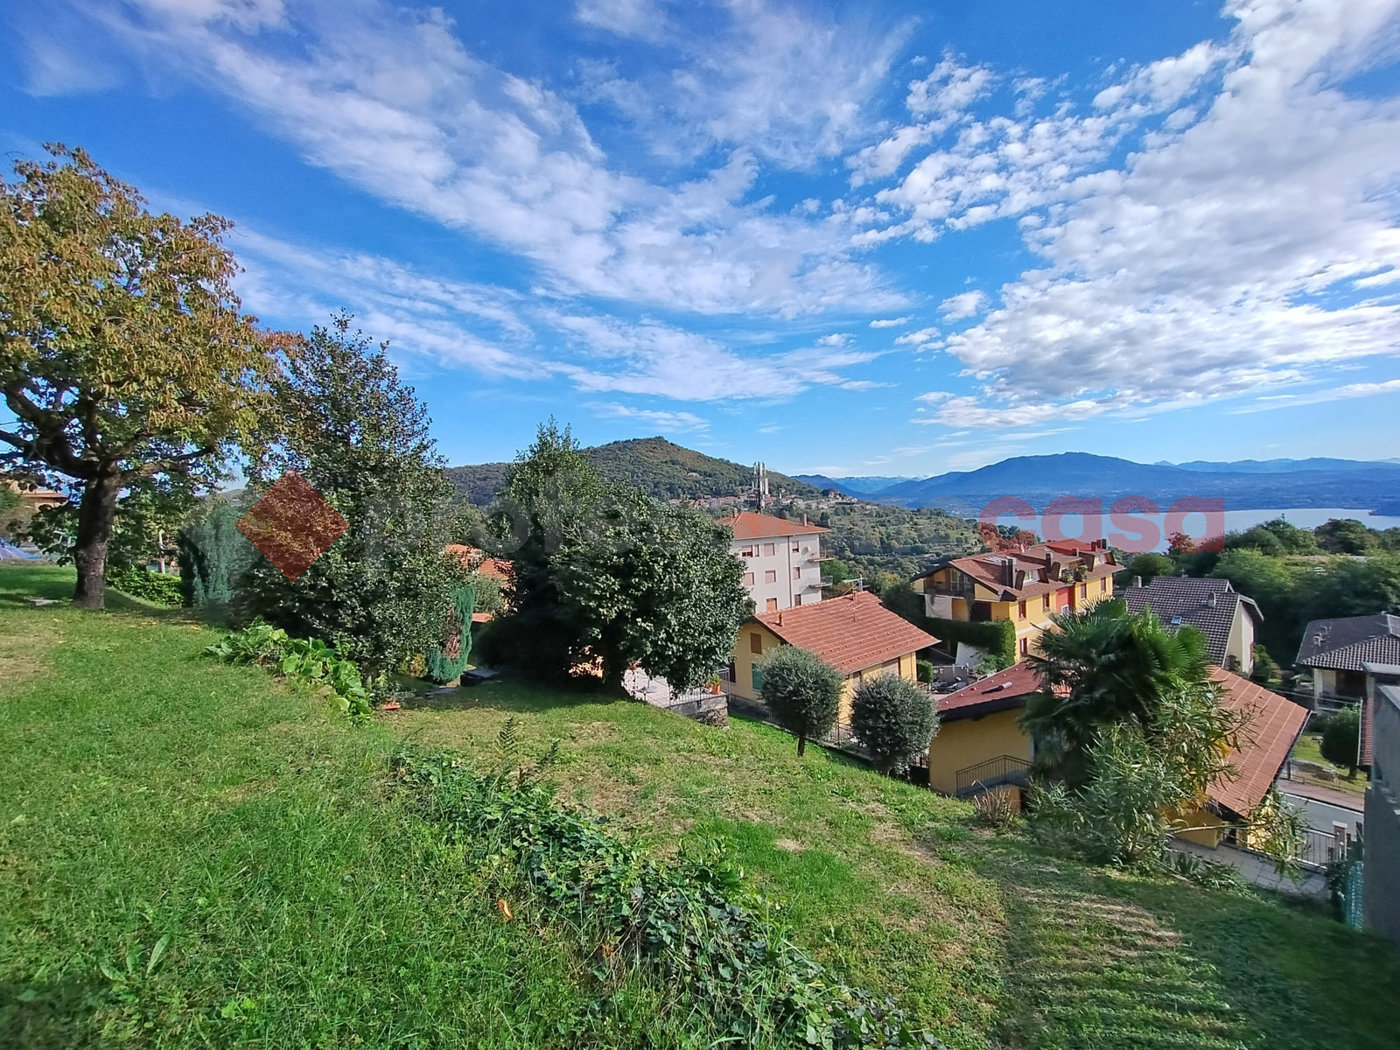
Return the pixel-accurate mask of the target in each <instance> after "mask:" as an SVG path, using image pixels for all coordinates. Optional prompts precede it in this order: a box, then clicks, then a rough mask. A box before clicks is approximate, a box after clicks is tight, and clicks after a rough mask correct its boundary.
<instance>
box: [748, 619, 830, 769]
mask: <svg viewBox="0 0 1400 1050" xmlns="http://www.w3.org/2000/svg"><path fill="white" fill-rule="evenodd" d="M762 669H763V685H762V688H761V689H760V690H759V692H760V693H761V694H762V695H763V702H764V703H765V704H767V705H768V710H770V711H772V712H773V717H774V718H776V719H777V720H778V724H779V725H781V726H782V727H783V728H784V729H786V730H787V731H788V732H789V733H792V734H793V735H794V736H795V737H797V753H798V754H799V755H801V754H804V753H805V752H806V750H807V741H808V740H820V739H821V738H822V737H824V736H826V734H827V733H829V732H831V727H832V726H834V725H835V724H836V716H837V715H838V714H839V713H840V709H841V674H840V672H838V671H837V670H836V668H834V667H832V666H831V665H830V664H829V663H827V662H826V661H825V660H823V659H822V658H821V657H820V656H818V655H817V654H816V653H814V652H811V651H809V650H807V649H800V648H798V647H797V646H795V645H782V646H779V647H778V648H777V649H773V650H771V651H770V652H769V653H768V656H767V658H766V659H765V660H764V661H763V664H762Z"/></svg>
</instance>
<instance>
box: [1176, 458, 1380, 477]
mask: <svg viewBox="0 0 1400 1050" xmlns="http://www.w3.org/2000/svg"><path fill="white" fill-rule="evenodd" d="M1166 465H1167V466H1171V464H1166ZM1395 465H1396V463H1395V461H1394V460H1375V461H1371V460H1361V459H1327V458H1323V457H1316V458H1313V459H1241V460H1238V461H1236V462H1233V463H1216V462H1212V461H1210V460H1204V459H1193V460H1192V461H1191V462H1189V463H1178V464H1176V466H1178V467H1180V468H1181V469H1182V470H1195V471H1199V472H1201V473H1206V474H1291V473H1293V472H1294V471H1299V470H1345V471H1351V470H1370V469H1371V468H1373V467H1386V466H1395Z"/></svg>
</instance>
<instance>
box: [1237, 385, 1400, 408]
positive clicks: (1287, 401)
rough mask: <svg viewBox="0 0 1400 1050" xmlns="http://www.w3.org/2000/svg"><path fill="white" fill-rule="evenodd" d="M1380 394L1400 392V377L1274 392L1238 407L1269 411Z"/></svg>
mask: <svg viewBox="0 0 1400 1050" xmlns="http://www.w3.org/2000/svg"><path fill="white" fill-rule="evenodd" d="M1379 394H1400V379H1387V380H1385V381H1383V382H1380V383H1348V384H1346V385H1345V386H1338V387H1331V388H1329V389H1326V390H1314V391H1312V392H1310V393H1302V394H1273V395H1270V396H1267V397H1261V398H1260V399H1259V400H1258V402H1256V403H1255V404H1253V405H1246V406H1244V407H1243V408H1240V409H1238V410H1237V411H1239V412H1242V413H1243V412H1267V411H1269V410H1270V409H1275V408H1296V407H1297V406H1299V405H1320V404H1325V403H1327V402H1328V401H1350V400H1351V399H1352V398H1358V397H1375V396H1377V395H1379Z"/></svg>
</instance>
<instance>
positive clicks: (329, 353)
mask: <svg viewBox="0 0 1400 1050" xmlns="http://www.w3.org/2000/svg"><path fill="white" fill-rule="evenodd" d="M274 392H275V395H276V399H277V408H278V419H277V427H276V430H275V432H273V433H267V434H265V435H263V441H262V443H261V448H260V450H259V452H258V454H257V455H256V456H255V458H254V459H253V461H252V462H251V464H250V467H249V478H250V485H251V487H252V488H253V489H254V490H256V491H261V489H262V488H264V487H265V486H266V485H268V484H269V483H270V482H272V481H274V480H275V479H276V478H278V477H280V476H281V475H282V474H284V473H285V472H286V471H288V470H295V471H297V472H298V473H299V474H301V476H302V477H303V478H305V479H306V480H307V481H308V482H309V483H310V484H311V485H312V486H313V487H314V488H315V489H316V490H317V492H319V493H320V494H321V496H323V497H324V498H325V499H326V500H327V501H328V502H329V503H330V504H331V505H332V506H333V507H335V509H336V510H337V511H339V512H340V514H341V515H342V516H343V517H344V518H345V520H346V521H347V522H348V523H349V528H348V529H346V531H345V532H344V534H343V535H341V536H340V538H339V539H337V540H336V541H335V543H333V544H332V545H331V547H330V549H329V550H327V551H326V552H325V553H324V554H322V555H321V556H320V557H319V558H317V559H316V560H315V561H314V562H312V564H311V566H310V567H309V568H308V569H307V570H306V571H305V572H304V573H303V574H302V575H301V576H299V577H298V578H297V579H296V580H290V579H288V578H287V577H286V576H284V575H283V574H282V573H281V572H280V571H279V570H278V569H277V568H276V567H274V566H273V565H271V564H269V563H268V562H267V561H265V560H262V559H259V560H258V561H256V562H255V563H254V564H253V566H252V567H251V568H250V569H249V570H248V572H246V573H245V574H244V575H243V577H242V579H241V583H240V589H239V594H238V602H239V605H240V607H241V609H242V610H243V611H245V612H246V613H248V614H252V615H257V616H261V617H263V618H264V619H265V620H267V621H268V622H269V623H272V624H275V625H276V626H278V627H281V628H283V629H285V630H286V631H287V633H288V634H291V635H294V636H296V637H301V638H319V639H322V640H324V641H326V642H328V643H329V644H331V645H332V646H334V647H335V649H336V651H337V652H338V653H340V654H341V656H342V657H344V658H346V659H351V660H354V661H355V662H356V663H357V664H359V665H360V666H361V667H362V668H364V669H365V670H366V671H368V672H370V673H374V672H377V671H383V670H387V669H392V668H394V667H397V666H398V665H399V664H400V663H402V662H403V661H404V660H405V659H407V658H409V657H411V656H413V655H416V654H426V653H427V652H429V651H430V650H431V649H432V648H433V647H434V646H436V645H437V644H438V643H439V642H440V641H441V640H442V635H441V626H442V624H443V622H444V621H445V620H446V619H447V617H448V615H449V612H450V610H451V609H452V604H453V598H452V593H453V591H454V589H455V588H456V587H457V586H458V585H459V584H460V582H461V580H462V578H463V577H464V576H465V569H464V568H463V567H462V566H461V564H460V563H459V562H457V561H456V560H455V559H450V558H447V557H446V556H445V555H444V554H443V548H444V546H445V545H446V542H447V539H448V536H449V535H450V531H449V530H450V525H451V511H452V487H451V485H450V483H449V482H448V481H447V479H446V477H445V476H444V475H443V472H442V461H441V460H440V458H439V457H438V455H437V451H436V446H435V444H434V442H433V439H432V438H431V437H430V436H429V432H428V427H429V421H428V416H427V412H426V410H425V409H424V407H423V405H422V404H421V403H420V402H419V401H418V399H417V397H416V396H415V395H414V392H413V388H412V387H409V386H405V385H404V384H403V383H401V382H400V381H399V377H398V372H397V370H396V369H395V368H394V366H393V364H391V363H390V361H389V358H388V355H387V354H386V352H385V346H383V345H381V346H378V347H375V346H372V345H371V344H370V342H369V341H368V340H367V339H366V338H365V337H364V336H363V335H362V334H361V333H359V332H352V331H351V329H350V318H349V316H348V315H344V314H342V315H340V316H338V317H336V318H335V319H334V321H333V322H332V323H331V325H330V326H329V327H319V326H318V327H316V328H315V329H313V331H312V334H311V336H310V337H309V338H305V339H303V340H302V342H301V345H300V346H299V347H298V350H297V353H296V354H295V355H294V356H293V359H292V362H291V363H290V365H289V366H288V369H287V372H286V375H285V376H283V377H280V378H279V379H278V380H277V381H276V383H275V384H274Z"/></svg>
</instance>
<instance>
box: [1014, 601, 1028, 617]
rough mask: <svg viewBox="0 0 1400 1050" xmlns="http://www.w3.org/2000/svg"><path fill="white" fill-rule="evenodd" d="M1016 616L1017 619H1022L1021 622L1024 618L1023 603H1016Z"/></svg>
mask: <svg viewBox="0 0 1400 1050" xmlns="http://www.w3.org/2000/svg"><path fill="white" fill-rule="evenodd" d="M1016 615H1017V616H1019V617H1020V618H1021V619H1023V620H1024V619H1025V618H1026V603H1025V602H1017V603H1016Z"/></svg>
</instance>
